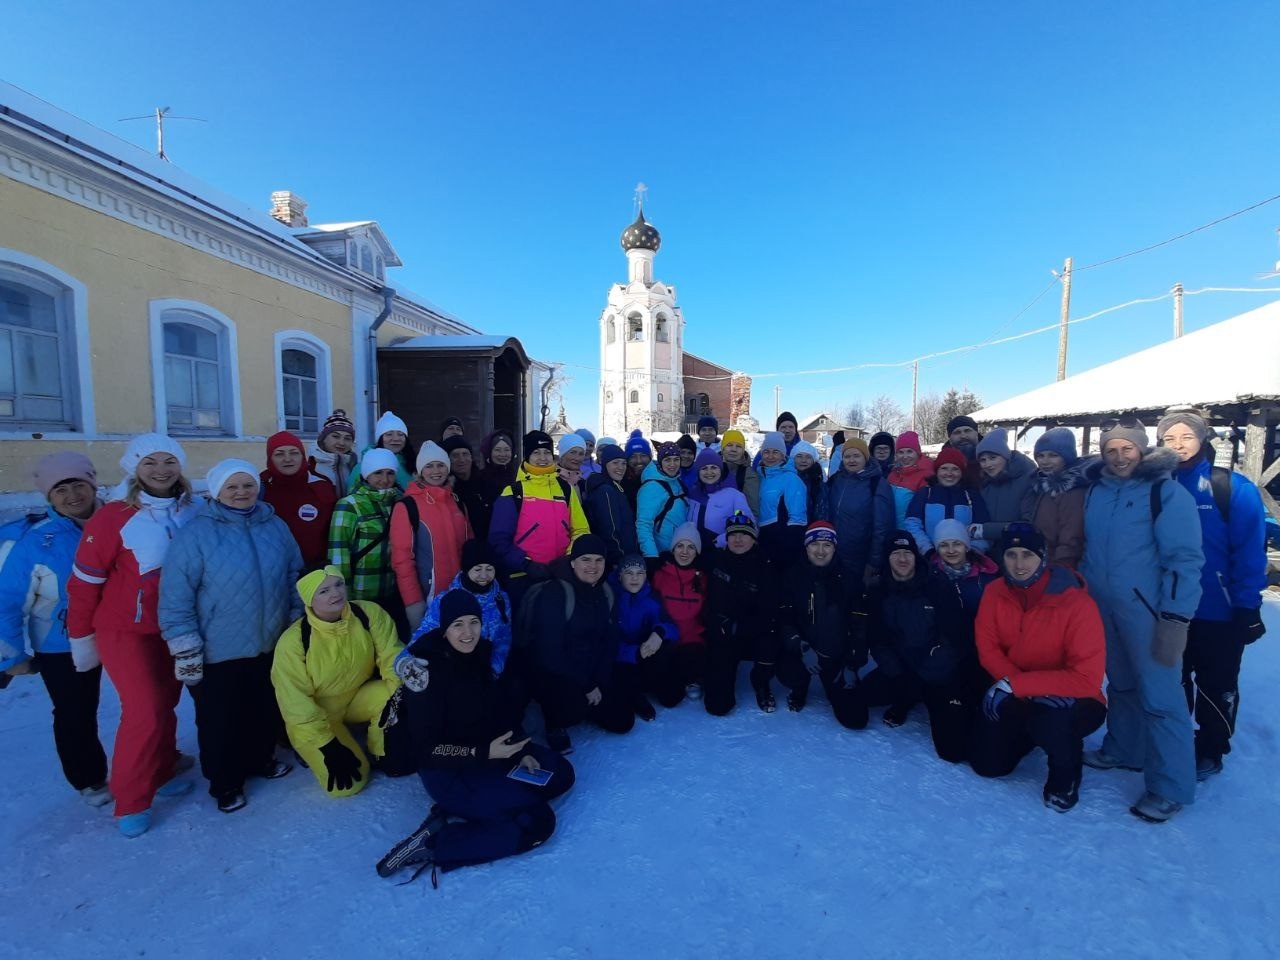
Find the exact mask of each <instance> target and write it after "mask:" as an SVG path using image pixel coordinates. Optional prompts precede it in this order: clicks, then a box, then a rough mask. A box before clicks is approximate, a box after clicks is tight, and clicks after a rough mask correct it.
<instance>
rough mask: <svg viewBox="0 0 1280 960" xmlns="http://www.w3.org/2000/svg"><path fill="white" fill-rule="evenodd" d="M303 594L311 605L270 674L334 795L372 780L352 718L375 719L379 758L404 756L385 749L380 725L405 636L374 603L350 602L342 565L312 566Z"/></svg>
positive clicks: (295, 735) (372, 734)
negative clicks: (399, 635)
mask: <svg viewBox="0 0 1280 960" xmlns="http://www.w3.org/2000/svg"><path fill="white" fill-rule="evenodd" d="M298 595H299V596H300V597H301V598H302V602H303V603H304V604H306V610H305V612H304V613H303V615H302V619H300V620H298V621H296V622H295V623H293V624H292V625H291V626H290V627H289V629H287V630H286V631H285V632H284V635H283V636H282V637H281V638H280V642H279V643H278V644H277V645H276V652H275V660H274V662H273V663H272V666H271V682H272V684H274V685H275V689H276V701H277V702H278V703H279V704H280V714H281V715H282V716H283V717H284V723H285V731H286V732H287V733H288V735H289V742H290V743H291V744H293V749H295V750H296V751H298V756H300V757H301V758H302V759H303V760H305V761H306V763H307V765H308V766H309V767H310V768H311V772H312V773H313V774H315V777H316V779H317V780H319V781H320V786H321V787H323V788H324V789H325V792H327V793H328V794H329V796H331V797H349V796H352V795H353V794H357V793H359V792H360V791H361V790H362V789H364V785H365V784H366V783H368V782H369V765H370V764H369V759H368V758H367V757H366V756H365V753H364V751H363V750H361V749H360V746H359V744H357V743H356V741H355V738H353V737H352V735H351V731H350V730H349V729H348V727H347V724H349V723H359V724H365V723H367V724H368V725H369V734H368V737H367V741H366V742H367V743H368V745H369V753H371V754H373V762H374V763H375V764H379V765H381V764H386V765H387V766H388V768H394V767H396V766H398V764H399V762H402V758H397V757H387V756H386V753H387V750H386V740H385V734H384V732H383V730H382V728H381V727H380V726H379V718H380V717H381V716H382V713H383V710H384V709H385V707H386V705H387V701H388V700H389V699H390V698H391V695H392V694H393V693H395V691H396V688H397V687H399V686H400V680H399V678H398V677H397V676H396V674H395V671H394V669H393V665H394V664H395V660H396V657H397V656H398V655H399V653H400V651H401V646H400V641H399V640H398V639H397V637H396V627H395V622H394V621H393V620H392V619H391V617H390V616H388V615H387V613H386V612H385V611H383V609H382V608H381V607H379V606H378V605H377V604H376V603H372V602H369V601H363V602H360V603H356V602H354V601H352V602H348V600H347V583H346V581H345V580H344V579H343V578H342V572H341V571H340V570H339V569H338V568H337V567H332V566H330V567H325V568H324V569H323V570H316V571H314V572H312V573H309V574H307V575H306V576H305V577H303V578H302V579H301V580H299V581H298Z"/></svg>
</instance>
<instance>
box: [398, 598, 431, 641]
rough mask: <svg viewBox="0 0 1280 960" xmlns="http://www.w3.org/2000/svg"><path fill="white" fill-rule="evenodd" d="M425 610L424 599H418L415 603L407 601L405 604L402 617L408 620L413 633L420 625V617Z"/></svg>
mask: <svg viewBox="0 0 1280 960" xmlns="http://www.w3.org/2000/svg"><path fill="white" fill-rule="evenodd" d="M426 612H427V604H426V601H424V600H419V601H418V602H416V603H409V604H406V605H405V608H404V618H405V620H406V621H408V623H409V629H410V630H411V631H413V632H414V633H416V632H417V631H418V627H419V625H421V623H422V618H423V616H425V615H426Z"/></svg>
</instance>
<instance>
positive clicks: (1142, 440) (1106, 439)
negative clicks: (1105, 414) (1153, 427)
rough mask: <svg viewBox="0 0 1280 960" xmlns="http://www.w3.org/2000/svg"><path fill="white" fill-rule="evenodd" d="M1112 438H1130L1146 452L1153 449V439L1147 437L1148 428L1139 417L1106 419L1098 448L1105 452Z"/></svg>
mask: <svg viewBox="0 0 1280 960" xmlns="http://www.w3.org/2000/svg"><path fill="white" fill-rule="evenodd" d="M1112 440H1128V441H1129V442H1130V443H1132V444H1133V445H1134V446H1135V447H1137V448H1138V449H1139V450H1142V451H1144V452H1145V451H1147V450H1150V449H1151V441H1150V440H1148V439H1147V428H1146V427H1145V426H1144V425H1143V423H1142V421H1141V420H1139V419H1138V418H1137V417H1120V418H1119V419H1116V420H1104V421H1103V430H1102V436H1101V437H1099V438H1098V449H1099V450H1100V451H1102V452H1103V453H1105V452H1106V450H1107V444H1108V443H1110V442H1111V441H1112Z"/></svg>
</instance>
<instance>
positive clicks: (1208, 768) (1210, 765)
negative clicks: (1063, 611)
mask: <svg viewBox="0 0 1280 960" xmlns="http://www.w3.org/2000/svg"><path fill="white" fill-rule="evenodd" d="M1221 772H1222V761H1221V760H1215V759H1214V758H1213V757H1198V758H1196V779H1197V780H1198V781H1200V782H1201V783H1203V782H1204V781H1205V780H1208V779H1209V778H1210V777H1212V776H1214V775H1216V774H1219V773H1221ZM83 792H84V791H83V790H82V791H81V793H83ZM104 802H105V801H104Z"/></svg>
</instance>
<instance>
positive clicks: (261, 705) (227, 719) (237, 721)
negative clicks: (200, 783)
mask: <svg viewBox="0 0 1280 960" xmlns="http://www.w3.org/2000/svg"><path fill="white" fill-rule="evenodd" d="M191 692H192V694H193V695H194V697H195V701H196V733H197V739H198V740H199V743H200V771H201V773H203V774H204V777H205V779H206V780H208V781H209V796H211V797H222V796H225V795H226V794H229V793H239V792H240V791H242V790H244V782H245V780H246V779H247V778H248V777H260V776H262V775H263V774H265V773H267V772H268V771H269V770H270V769H271V766H272V764H273V763H274V760H275V746H276V735H275V718H276V717H277V716H279V708H278V707H277V706H276V696H275V688H274V687H273V686H272V685H271V654H262V655H260V656H257V657H241V658H239V659H236V660H223V661H222V662H221V663H206V664H205V665H204V679H203V680H201V681H200V682H199V683H198V684H196V685H195V686H194V687H192V688H191ZM308 762H310V761H308ZM321 766H322V767H323V764H321ZM313 769H314V767H313Z"/></svg>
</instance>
